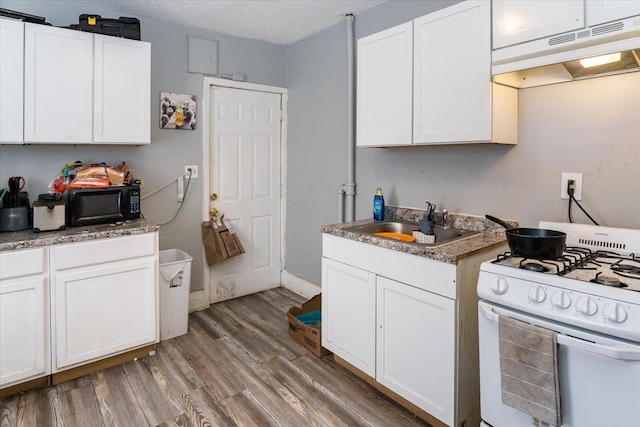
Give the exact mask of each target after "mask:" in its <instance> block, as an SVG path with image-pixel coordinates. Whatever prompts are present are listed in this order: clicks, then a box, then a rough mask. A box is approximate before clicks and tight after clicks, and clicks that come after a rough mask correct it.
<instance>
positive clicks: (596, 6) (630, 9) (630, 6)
mask: <svg viewBox="0 0 640 427" xmlns="http://www.w3.org/2000/svg"><path fill="white" fill-rule="evenodd" d="M635 15H640V1H639V0H589V1H587V25H588V26H592V25H598V24H604V23H605V22H611V21H615V20H618V19H623V18H628V17H630V16H635Z"/></svg>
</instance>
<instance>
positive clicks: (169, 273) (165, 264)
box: [160, 249, 193, 341]
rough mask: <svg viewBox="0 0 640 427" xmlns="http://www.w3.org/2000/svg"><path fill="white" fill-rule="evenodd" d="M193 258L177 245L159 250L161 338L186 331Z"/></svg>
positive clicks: (175, 335) (171, 336)
mask: <svg viewBox="0 0 640 427" xmlns="http://www.w3.org/2000/svg"><path fill="white" fill-rule="evenodd" d="M192 260H193V258H192V257H191V256H190V255H189V254H188V253H186V252H184V251H181V250H180V249H167V250H164V251H160V341H164V340H168V339H170V338H174V337H178V336H180V335H184V334H186V333H187V329H188V326H187V323H188V320H189V288H190V287H191V261H192Z"/></svg>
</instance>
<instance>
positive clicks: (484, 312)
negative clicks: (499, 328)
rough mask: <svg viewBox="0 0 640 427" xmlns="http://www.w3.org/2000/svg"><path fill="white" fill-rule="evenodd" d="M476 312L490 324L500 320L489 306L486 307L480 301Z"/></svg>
mask: <svg viewBox="0 0 640 427" xmlns="http://www.w3.org/2000/svg"><path fill="white" fill-rule="evenodd" d="M478 311H479V312H480V313H482V315H483V316H484V317H486V318H487V319H489V320H491V321H492V322H497V321H498V320H499V318H500V316H499V315H498V313H496V312H494V311H493V309H492V308H491V307H490V306H488V305H487V304H484V303H483V302H482V301H480V302H479V304H478Z"/></svg>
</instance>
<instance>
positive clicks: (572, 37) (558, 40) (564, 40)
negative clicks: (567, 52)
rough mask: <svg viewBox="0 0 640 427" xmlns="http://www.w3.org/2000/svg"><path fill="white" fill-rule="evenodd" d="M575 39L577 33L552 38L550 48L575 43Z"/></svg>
mask: <svg viewBox="0 0 640 427" xmlns="http://www.w3.org/2000/svg"><path fill="white" fill-rule="evenodd" d="M575 39H576V35H575V33H571V34H564V35H562V36H558V37H552V38H550V39H549V46H553V45H557V44H562V43H569V42H572V41H574V40H575Z"/></svg>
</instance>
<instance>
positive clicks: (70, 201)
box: [67, 185, 140, 227]
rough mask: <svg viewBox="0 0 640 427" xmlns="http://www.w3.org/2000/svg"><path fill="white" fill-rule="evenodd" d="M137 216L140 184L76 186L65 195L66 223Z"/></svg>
mask: <svg viewBox="0 0 640 427" xmlns="http://www.w3.org/2000/svg"><path fill="white" fill-rule="evenodd" d="M136 218H140V186H139V185H124V186H111V187H108V188H76V189H73V190H70V191H69V194H68V198H67V225H69V226H72V227H80V226H84V225H92V224H108V223H112V222H118V221H126V220H128V219H136Z"/></svg>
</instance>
